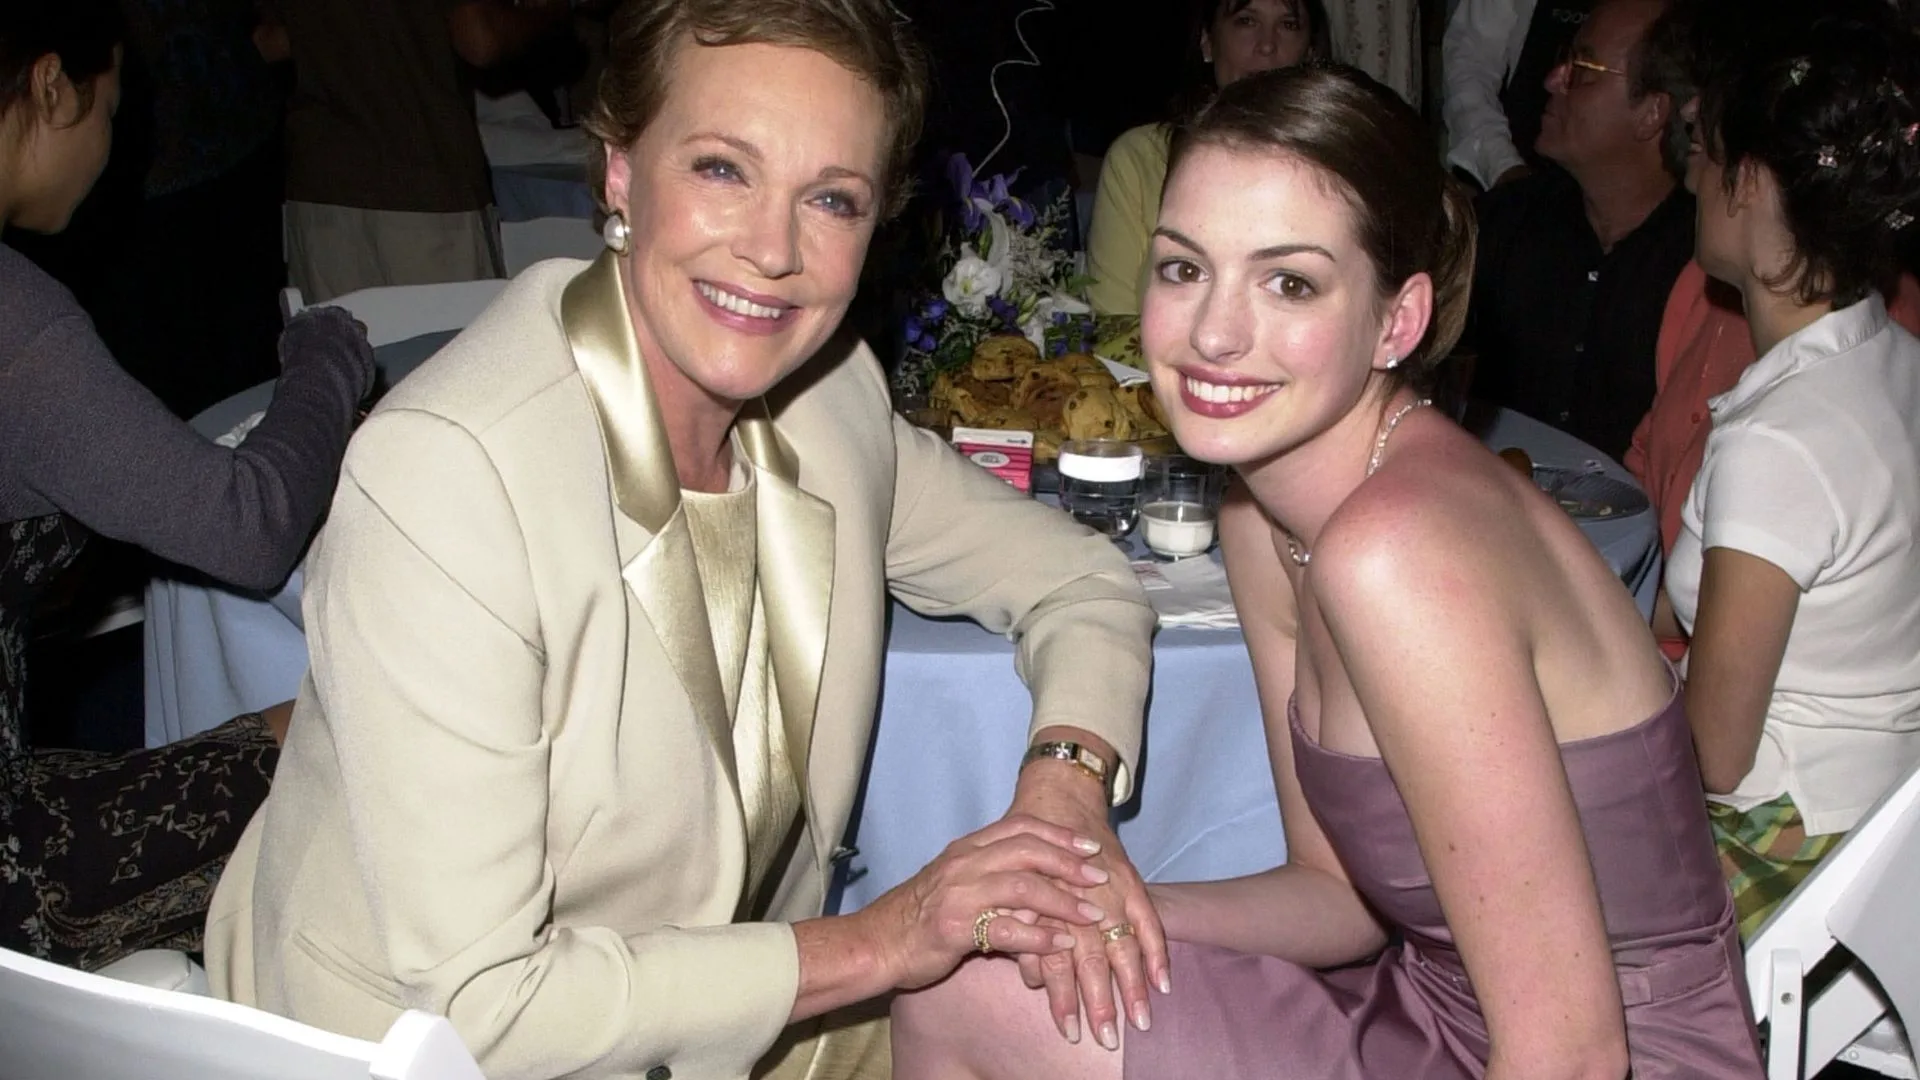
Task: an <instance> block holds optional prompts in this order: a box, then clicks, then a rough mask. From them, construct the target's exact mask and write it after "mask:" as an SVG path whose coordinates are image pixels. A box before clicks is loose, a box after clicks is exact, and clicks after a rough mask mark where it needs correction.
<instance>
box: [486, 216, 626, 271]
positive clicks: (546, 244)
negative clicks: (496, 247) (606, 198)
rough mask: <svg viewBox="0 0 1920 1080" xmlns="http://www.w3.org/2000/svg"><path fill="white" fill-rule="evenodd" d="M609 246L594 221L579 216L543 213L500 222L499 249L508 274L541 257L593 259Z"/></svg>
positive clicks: (524, 267) (522, 268) (525, 266)
mask: <svg viewBox="0 0 1920 1080" xmlns="http://www.w3.org/2000/svg"><path fill="white" fill-rule="evenodd" d="M605 247H606V241H605V240H603V239H601V237H600V230H599V229H596V228H594V227H593V222H592V221H589V220H588V219H586V218H577V217H541V218H533V219H531V220H529V221H503V222H501V223H500V252H501V255H502V257H503V258H504V259H505V261H506V264H507V276H508V277H510V278H511V277H519V276H520V271H522V270H525V269H526V268H527V267H529V266H532V265H533V264H534V263H537V262H539V261H541V260H542V259H591V258H594V257H595V256H597V255H599V254H600V252H601V251H602V250H604V249H605Z"/></svg>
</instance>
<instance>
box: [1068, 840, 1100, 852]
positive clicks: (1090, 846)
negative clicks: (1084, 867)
mask: <svg viewBox="0 0 1920 1080" xmlns="http://www.w3.org/2000/svg"><path fill="white" fill-rule="evenodd" d="M1073 846H1074V847H1077V848H1079V849H1080V850H1081V851H1084V852H1086V853H1087V854H1089V855H1098V854H1100V841H1098V840H1091V839H1088V838H1087V837H1084V836H1076V837H1074V838H1073Z"/></svg>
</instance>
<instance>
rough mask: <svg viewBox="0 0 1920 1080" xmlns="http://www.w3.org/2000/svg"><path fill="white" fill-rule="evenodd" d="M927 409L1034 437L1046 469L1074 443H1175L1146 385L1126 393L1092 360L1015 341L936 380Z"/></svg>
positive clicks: (951, 419) (999, 338) (983, 351)
mask: <svg viewBox="0 0 1920 1080" xmlns="http://www.w3.org/2000/svg"><path fill="white" fill-rule="evenodd" d="M927 406H928V410H929V411H930V412H931V413H933V414H934V415H935V416H939V415H941V414H943V413H944V414H945V415H946V417H947V420H948V423H950V424H951V425H952V426H954V427H975V428H998V429H1001V430H1013V431H1031V432H1033V457H1034V460H1035V461H1039V462H1046V461H1053V460H1054V459H1056V458H1058V457H1059V456H1060V444H1061V443H1063V442H1066V441H1068V440H1070V439H1126V440H1131V441H1136V442H1141V443H1145V444H1155V443H1167V444H1171V442H1172V440H1171V438H1170V437H1169V436H1168V434H1167V424H1166V420H1165V418H1164V417H1162V416H1161V414H1160V404H1159V402H1157V401H1155V400H1154V397H1153V390H1152V388H1151V387H1149V386H1148V385H1147V384H1146V383H1144V382H1141V383H1135V384H1133V385H1130V386H1122V385H1120V382H1119V380H1117V379H1115V378H1114V377H1113V373H1112V372H1110V371H1108V370H1107V367H1106V365H1105V364H1102V363H1101V362H1100V361H1099V360H1097V359H1095V358H1094V357H1092V356H1089V355H1087V354H1086V353H1067V354H1066V355H1064V356H1057V357H1054V358H1052V359H1044V358H1042V357H1041V355H1040V350H1039V349H1036V348H1034V346H1033V343H1032V342H1030V341H1028V340H1027V339H1026V338H1024V337H1018V336H1016V335H1012V334H1000V335H995V336H993V337H989V338H986V339H984V340H983V341H981V342H980V344H979V345H977V346H975V347H974V350H973V358H972V359H971V360H970V361H968V362H967V363H966V364H964V365H962V366H960V367H958V368H956V369H954V370H951V371H943V372H941V373H940V374H939V375H937V376H935V377H934V380H933V385H932V387H931V388H930V389H929V390H928V393H927ZM1149 449H1152V447H1151V446H1149Z"/></svg>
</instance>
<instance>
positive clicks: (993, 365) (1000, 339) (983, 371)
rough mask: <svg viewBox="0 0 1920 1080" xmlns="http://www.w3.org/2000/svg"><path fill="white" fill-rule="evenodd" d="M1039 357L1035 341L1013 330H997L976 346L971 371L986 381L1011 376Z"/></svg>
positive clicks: (970, 372)
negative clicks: (1018, 334) (999, 331)
mask: <svg viewBox="0 0 1920 1080" xmlns="http://www.w3.org/2000/svg"><path fill="white" fill-rule="evenodd" d="M1039 361H1040V350H1039V349H1036V348H1034V347H1033V342H1031V341H1028V340H1027V339H1026V338H1023V337H1019V336H1017V335H1014V334H995V335H994V336H992V337H990V338H987V339H986V340H984V341H982V342H981V343H980V344H978V345H975V346H974V347H973V361H972V363H970V364H969V365H968V374H970V375H972V376H973V377H974V378H976V379H979V380H981V381H983V382H998V381H1001V380H1004V379H1011V378H1013V377H1014V376H1015V375H1017V374H1019V372H1020V371H1021V370H1022V369H1024V368H1026V367H1030V366H1032V365H1034V364H1036V363H1038V362H1039Z"/></svg>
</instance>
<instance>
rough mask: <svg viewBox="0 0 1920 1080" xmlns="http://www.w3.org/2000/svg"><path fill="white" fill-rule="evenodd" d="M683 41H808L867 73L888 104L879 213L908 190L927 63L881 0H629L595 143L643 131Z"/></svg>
mask: <svg viewBox="0 0 1920 1080" xmlns="http://www.w3.org/2000/svg"><path fill="white" fill-rule="evenodd" d="M682 41H691V42H692V43H694V44H696V45H700V46H708V47H717V46H724V45H750V44H759V45H783V46H788V47H792V48H800V49H811V50H813V51H814V52H817V53H820V54H821V55H823V56H826V57H828V58H829V59H831V60H833V61H834V62H835V63H837V64H839V65H840V66H841V67H844V68H846V69H847V70H848V71H851V72H853V73H854V74H855V75H858V76H860V77H861V78H862V79H865V80H866V81H867V82H868V83H869V84H871V85H872V86H873V88H874V89H875V90H877V91H879V92H880V96H881V99H882V100H883V101H884V102H885V108H886V116H887V157H886V173H885V175H884V176H883V177H882V178H881V183H882V185H883V190H882V198H881V207H882V209H883V213H884V216H885V217H889V218H890V217H893V216H894V215H896V214H898V213H899V212H900V211H901V210H902V209H903V208H904V207H905V206H906V203H907V199H908V198H909V197H910V196H911V195H912V191H913V185H912V182H911V179H910V177H911V176H912V166H913V147H914V144H915V143H916V142H918V141H919V139H920V126H921V123H922V119H923V115H924V113H925V110H926V99H927V62H926V55H925V53H924V52H922V50H921V48H920V45H919V43H918V42H917V41H916V40H915V39H914V36H913V33H912V31H911V30H910V29H909V27H908V26H907V24H906V23H905V21H904V20H902V19H900V18H898V17H897V16H896V15H895V13H894V10H893V8H892V7H890V6H889V5H888V4H887V2H886V0H626V2H625V3H622V4H621V5H619V6H618V7H617V8H615V9H614V12H613V16H612V19H611V21H610V22H609V24H608V26H607V64H606V68H605V69H604V70H603V71H602V72H601V74H600V88H599V96H598V98H597V100H596V101H595V102H594V106H593V111H592V112H591V113H590V114H589V115H588V116H587V119H586V129H587V131H588V132H589V133H591V134H592V135H593V137H594V138H595V139H596V140H597V141H598V142H599V143H601V144H602V145H604V146H612V147H627V146H632V145H633V144H634V142H635V140H637V139H639V138H640V135H641V133H642V132H644V131H646V129H647V125H648V124H651V123H652V122H653V118H654V117H655V116H656V115H658V114H659V112H660V108H661V105H662V103H664V102H665V101H666V98H667V80H668V77H669V75H670V73H671V72H672V70H673V57H674V51H675V50H676V49H678V48H679V47H680V44H681V42H682ZM589 160H590V161H591V162H592V171H593V176H592V180H593V189H594V193H595V197H596V198H599V199H601V200H602V201H603V202H604V200H605V194H604V193H605V190H606V155H605V153H604V152H600V153H596V154H595V155H594V156H592V157H591V158H590V159H589Z"/></svg>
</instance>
